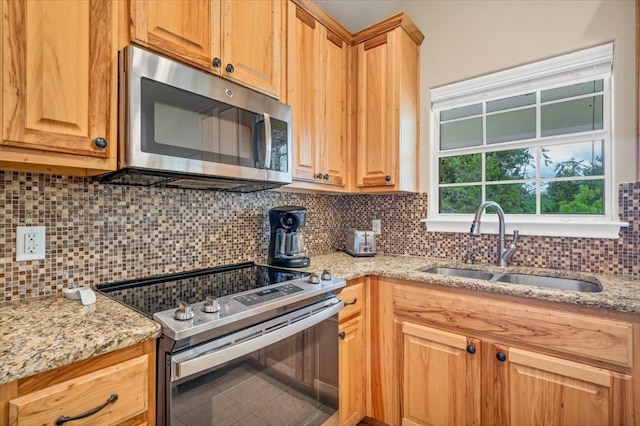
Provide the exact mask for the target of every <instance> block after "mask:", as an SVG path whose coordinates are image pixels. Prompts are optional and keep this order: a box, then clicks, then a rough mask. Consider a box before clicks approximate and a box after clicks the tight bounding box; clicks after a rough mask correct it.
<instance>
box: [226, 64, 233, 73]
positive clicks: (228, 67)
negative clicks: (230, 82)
mask: <svg viewBox="0 0 640 426" xmlns="http://www.w3.org/2000/svg"><path fill="white" fill-rule="evenodd" d="M225 70H227V72H228V73H229V74H231V73H232V72H234V71H235V68H234V67H233V65H231V64H227V67H226V68H225Z"/></svg>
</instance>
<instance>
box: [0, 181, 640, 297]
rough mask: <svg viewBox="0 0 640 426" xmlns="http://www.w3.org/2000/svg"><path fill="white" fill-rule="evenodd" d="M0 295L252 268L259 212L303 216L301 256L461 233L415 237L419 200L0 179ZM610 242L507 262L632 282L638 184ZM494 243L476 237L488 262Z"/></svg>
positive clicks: (423, 199) (398, 248)
mask: <svg viewBox="0 0 640 426" xmlns="http://www.w3.org/2000/svg"><path fill="white" fill-rule="evenodd" d="M0 200H1V202H0V288H1V289H2V294H3V300H17V299H25V298H31V297H37V296H42V295H47V294H52V293H60V292H62V289H63V288H67V287H72V286H76V285H92V284H103V283H108V282H113V281H122V280H128V279H136V278H142V277H149V276H154V275H160V274H166V273H174V272H183V271H189V270H193V269H201V268H208V267H214V266H221V265H225V264H231V263H240V262H247V261H256V262H264V261H266V257H267V248H268V244H269V224H268V215H267V213H268V210H269V209H270V208H272V207H276V206H281V205H300V206H304V207H306V208H307V209H308V216H307V226H306V227H305V228H304V233H305V238H306V243H307V249H308V252H309V254H310V255H315V254H322V253H327V252H330V251H333V250H336V249H338V248H342V247H344V232H345V230H346V229H348V228H350V227H356V228H369V227H370V224H371V219H373V218H378V219H382V235H380V236H378V239H377V240H376V243H377V249H378V251H379V252H380V253H384V254H408V255H414V256H430V257H438V258H454V259H460V258H461V256H462V255H463V253H466V247H467V242H468V238H469V237H468V236H467V235H466V234H456V233H432V232H426V231H425V228H424V225H423V224H422V223H421V222H420V219H422V218H424V217H426V214H427V200H428V197H427V195H426V194H400V195H317V194H297V193H288V192H278V191H266V192H259V193H254V194H235V193H225V192H211V191H195V190H180V189H150V188H138V187H122V186H115V185H114V186H111V185H101V184H97V183H95V182H92V181H90V180H87V179H82V178H73V177H62V176H50V175H43V174H29V173H17V172H2V171H0ZM619 203H620V206H621V212H622V213H621V219H622V220H624V221H628V222H629V227H628V228H625V229H623V230H622V231H621V237H620V238H618V239H617V240H602V239H586V238H550V237H527V236H521V237H520V241H522V242H521V243H520V244H519V249H518V252H517V253H516V255H515V256H514V258H513V263H515V264H519V265H523V266H533V267H544V268H562V269H569V270H575V271H582V272H596V273H600V272H604V273H615V274H623V275H633V276H638V275H640V260H639V259H638V256H637V250H636V249H635V248H634V246H636V245H638V244H639V243H640V182H639V183H632V184H624V185H621V186H620V190H619ZM36 225H44V226H46V227H47V233H46V234H47V235H46V237H47V243H46V249H47V250H46V258H45V259H44V260H40V261H21V262H16V260H15V255H16V253H15V246H16V236H15V232H16V227H17V226H36ZM495 238H496V237H495V236H491V235H489V236H482V237H481V238H480V240H479V241H476V247H478V248H480V249H481V251H482V252H483V253H485V254H484V255H480V256H479V257H477V258H476V260H477V261H478V262H481V263H491V260H490V259H489V254H488V249H489V248H491V247H494V246H495Z"/></svg>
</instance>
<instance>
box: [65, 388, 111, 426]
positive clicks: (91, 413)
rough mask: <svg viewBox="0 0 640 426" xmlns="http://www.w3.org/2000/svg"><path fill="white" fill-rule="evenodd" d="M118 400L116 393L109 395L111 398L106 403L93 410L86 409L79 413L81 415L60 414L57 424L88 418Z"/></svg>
mask: <svg viewBox="0 0 640 426" xmlns="http://www.w3.org/2000/svg"><path fill="white" fill-rule="evenodd" d="M117 400H118V395H117V394H115V393H114V394H113V395H111V396H110V397H109V399H107V402H105V403H104V404H102V405H100V406H99V407H96V408H92V409H91V410H89V411H85V412H84V413H82V414H79V415H77V416H74V417H67V416H60V417H58V419H57V420H56V426H60V425H61V424H64V423H66V422H70V421H72V420H80V419H84V418H87V417H89V416H93V415H94V414H96V413H97V412H98V411H100V410H102V409H103V408H105V407H106V406H107V405H109V404H113V403H114V402H116V401H117Z"/></svg>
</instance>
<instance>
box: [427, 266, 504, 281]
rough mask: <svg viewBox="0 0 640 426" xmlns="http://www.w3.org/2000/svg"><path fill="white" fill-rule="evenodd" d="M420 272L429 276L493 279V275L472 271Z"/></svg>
mask: <svg viewBox="0 0 640 426" xmlns="http://www.w3.org/2000/svg"><path fill="white" fill-rule="evenodd" d="M422 272H427V273H429V274H438V275H444V276H447V277H461V278H474V279H477V280H490V279H491V278H493V275H494V274H492V273H490V272H483V271H476V270H474V269H463V268H445V267H436V268H429V269H422Z"/></svg>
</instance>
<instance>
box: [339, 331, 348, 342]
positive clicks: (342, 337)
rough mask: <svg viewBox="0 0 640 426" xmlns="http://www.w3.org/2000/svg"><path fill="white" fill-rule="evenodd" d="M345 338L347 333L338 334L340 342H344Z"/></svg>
mask: <svg viewBox="0 0 640 426" xmlns="http://www.w3.org/2000/svg"><path fill="white" fill-rule="evenodd" d="M346 336H347V333H345V332H344V331H341V332H340V333H338V337H339V338H340V340H344V338H345V337H346Z"/></svg>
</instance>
